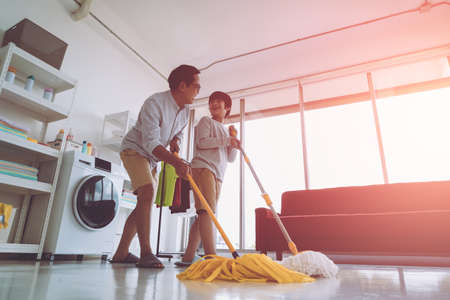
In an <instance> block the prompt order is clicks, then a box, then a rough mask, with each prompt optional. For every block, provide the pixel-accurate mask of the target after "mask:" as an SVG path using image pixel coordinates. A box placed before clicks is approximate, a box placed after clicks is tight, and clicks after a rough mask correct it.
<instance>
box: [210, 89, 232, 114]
mask: <svg viewBox="0 0 450 300" xmlns="http://www.w3.org/2000/svg"><path fill="white" fill-rule="evenodd" d="M214 99H219V100H223V101H224V102H225V108H226V109H227V108H229V110H228V111H227V113H226V114H225V118H228V116H229V115H230V112H231V97H230V96H229V95H228V94H226V93H224V92H220V91H216V92H214V93H212V94H211V95H210V96H209V101H208V104H211V101H213V100H214Z"/></svg>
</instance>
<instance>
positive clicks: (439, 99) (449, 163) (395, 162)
mask: <svg viewBox="0 0 450 300" xmlns="http://www.w3.org/2000/svg"><path fill="white" fill-rule="evenodd" d="M377 106H378V111H379V116H380V124H381V130H382V134H383V143H384V149H385V153H386V164H387V167H388V176H389V182H408V181H429V180H449V179H450V155H449V153H450V138H449V137H448V136H449V135H448V130H449V128H450V118H449V113H450V88H445V89H439V90H433V91H426V92H421V93H415V94H408V95H403V96H398V97H391V98H384V99H380V100H378V101H377Z"/></svg>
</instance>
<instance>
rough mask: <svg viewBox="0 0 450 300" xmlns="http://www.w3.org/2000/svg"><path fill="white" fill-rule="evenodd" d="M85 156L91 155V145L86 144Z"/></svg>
mask: <svg viewBox="0 0 450 300" xmlns="http://www.w3.org/2000/svg"><path fill="white" fill-rule="evenodd" d="M87 154H88V155H92V144H91V143H87Z"/></svg>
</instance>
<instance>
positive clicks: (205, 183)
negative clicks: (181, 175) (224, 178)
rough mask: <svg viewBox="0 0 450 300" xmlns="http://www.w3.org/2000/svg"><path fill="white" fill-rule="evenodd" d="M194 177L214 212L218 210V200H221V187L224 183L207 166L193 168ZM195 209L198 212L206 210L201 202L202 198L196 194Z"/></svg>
mask: <svg viewBox="0 0 450 300" xmlns="http://www.w3.org/2000/svg"><path fill="white" fill-rule="evenodd" d="M192 178H193V179H194V181H195V183H196V184H197V185H198V188H199V189H200V191H201V192H202V194H203V197H205V199H206V201H207V202H208V204H209V207H211V210H212V211H213V212H216V206H217V201H218V200H219V195H220V188H221V187H222V183H221V182H220V181H219V180H217V179H216V176H214V173H213V172H211V171H210V170H208V169H206V168H200V169H192ZM194 198H195V209H196V210H197V212H199V211H200V210H205V207H204V206H203V204H202V203H201V201H200V199H199V198H198V197H197V195H195V193H194Z"/></svg>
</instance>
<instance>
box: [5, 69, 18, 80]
mask: <svg viewBox="0 0 450 300" xmlns="http://www.w3.org/2000/svg"><path fill="white" fill-rule="evenodd" d="M15 78H16V68H14V67H8V72H7V73H6V77H5V81H6V82H9V83H14V79H15Z"/></svg>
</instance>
